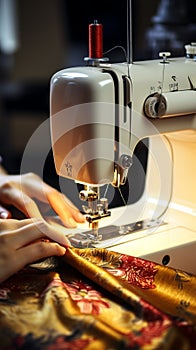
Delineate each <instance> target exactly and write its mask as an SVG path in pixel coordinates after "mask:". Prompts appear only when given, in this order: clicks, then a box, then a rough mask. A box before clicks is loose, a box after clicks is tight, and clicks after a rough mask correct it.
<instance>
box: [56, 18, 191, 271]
mask: <svg viewBox="0 0 196 350" xmlns="http://www.w3.org/2000/svg"><path fill="white" fill-rule="evenodd" d="M93 25H94V26H99V24H98V23H97V22H94V24H93ZM91 29H92V28H91ZM95 30H96V29H95ZM99 30H100V28H99ZM91 39H92V38H91ZM95 39H96V36H95ZM99 44H100V43H99ZM96 50H97V51H98V53H100V49H99V47H98V49H97V46H95V50H94V51H93V50H92V48H91V50H89V57H87V58H86V59H85V61H86V62H85V65H84V66H82V67H74V68H67V69H64V70H61V71H59V72H57V73H56V74H54V76H53V77H52V79H51V92H50V94H51V95H50V100H51V105H50V109H51V112H50V114H51V118H50V119H51V137H52V147H53V154H54V161H55V166H56V171H57V173H58V174H59V175H60V176H62V177H67V178H69V179H72V180H74V181H75V182H76V183H79V184H82V185H83V188H82V189H81V191H80V192H79V197H80V199H81V200H82V201H83V202H84V205H83V211H84V213H85V215H86V219H87V223H86V224H84V225H81V226H79V227H78V228H77V229H76V230H73V231H72V232H71V233H70V231H69V232H68V237H69V239H70V241H71V243H72V244H73V245H75V246H78V247H89V246H90V247H105V248H107V249H112V250H113V251H118V252H121V253H128V254H130V255H135V256H141V257H143V258H147V259H150V260H153V261H156V262H158V263H162V264H165V265H169V266H173V267H175V268H179V269H183V270H185V271H187V272H192V273H196V258H195V251H196V231H195V229H196V207H195V204H196V180H195V179H196V158H195V157H196V62H195V59H194V57H195V52H196V48H195V46H194V45H188V47H187V48H186V50H187V57H186V54H185V57H181V58H172V57H171V56H170V54H169V53H168V52H164V53H160V58H159V59H157V60H152V61H140V62H122V63H115V64H110V62H109V61H108V60H107V59H106V58H103V57H102V54H97V52H96ZM92 51H93V52H92ZM94 52H95V54H96V57H95V54H94ZM138 145H139V146H138ZM136 149H137V157H135V151H136ZM144 150H145V152H146V155H145V162H144V163H145V165H143V166H141V169H140V172H139V174H140V175H139V176H142V177H143V178H144V186H143V189H142V191H141V193H140V195H139V196H138V198H136V200H134V201H132V202H131V204H130V203H129V202H126V203H124V204H126V205H123V206H120V207H117V208H112V209H110V201H109V200H108V198H107V188H108V186H109V184H112V186H113V187H114V188H117V189H118V188H119V191H120V193H121V194H122V192H121V190H120V188H122V187H123V186H124V185H125V183H126V181H127V177H128V175H129V173H130V172H131V169H132V167H133V166H134V162H138V163H139V166H140V164H141V158H140V156H142V154H143V152H144ZM146 150H147V151H146ZM133 176H135V177H137V176H138V175H137V173H136V174H135V173H134V175H133ZM139 176H138V184H139ZM129 181H130V182H131V181H132V180H129ZM134 181H135V182H134V183H135V184H136V185H135V186H137V180H135V179H134ZM103 188H104V195H103V194H102V192H103ZM130 188H131V187H129V190H130ZM130 192H131V191H130ZM129 195H130V196H131V193H130V194H129ZM124 202H125V201H124Z"/></svg>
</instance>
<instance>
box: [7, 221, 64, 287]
mask: <svg viewBox="0 0 196 350" xmlns="http://www.w3.org/2000/svg"><path fill="white" fill-rule="evenodd" d="M0 232H2V233H0V282H3V281H4V280H6V279H7V278H8V277H10V276H11V275H13V274H14V273H16V272H18V271H19V270H21V269H22V268H23V267H25V266H26V265H27V264H30V263H33V262H36V261H37V260H39V259H41V258H46V257H50V256H54V255H64V254H65V251H66V248H65V246H67V245H69V241H68V240H67V238H66V236H65V232H63V229H60V228H58V227H55V226H51V225H49V224H47V223H46V222H45V221H44V220H35V219H25V220H14V219H9V220H4V219H0ZM53 239H55V241H57V242H59V243H60V244H62V245H63V246H62V245H60V244H59V243H57V242H54V241H53Z"/></svg>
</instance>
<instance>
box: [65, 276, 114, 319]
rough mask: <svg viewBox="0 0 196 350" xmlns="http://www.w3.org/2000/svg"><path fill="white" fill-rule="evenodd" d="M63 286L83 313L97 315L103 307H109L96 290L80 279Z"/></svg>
mask: <svg viewBox="0 0 196 350" xmlns="http://www.w3.org/2000/svg"><path fill="white" fill-rule="evenodd" d="M65 288H66V289H67V291H68V292H69V294H70V296H71V298H72V300H74V301H75V302H76V303H77V305H78V307H79V308H80V311H81V312H82V313H84V314H92V315H99V314H100V312H101V311H102V310H103V309H105V308H110V305H109V303H108V302H106V301H105V300H103V298H102V296H101V294H100V293H99V292H98V291H96V290H95V289H93V288H92V287H91V286H89V285H88V284H86V283H84V282H82V281H73V282H71V283H65Z"/></svg>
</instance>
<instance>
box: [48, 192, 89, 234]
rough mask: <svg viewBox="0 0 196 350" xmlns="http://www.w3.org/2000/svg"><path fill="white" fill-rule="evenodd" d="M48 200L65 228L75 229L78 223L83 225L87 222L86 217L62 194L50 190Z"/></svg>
mask: <svg viewBox="0 0 196 350" xmlns="http://www.w3.org/2000/svg"><path fill="white" fill-rule="evenodd" d="M47 198H48V201H49V203H50V205H51V207H52V208H53V209H54V211H55V212H56V213H57V214H58V215H59V216H60V218H61V220H62V222H63V223H64V224H65V226H67V227H72V228H73V227H76V226H77V222H80V223H83V222H84V221H85V217H84V215H82V214H81V213H80V211H79V210H78V209H77V208H76V207H75V206H74V205H73V203H71V202H70V201H69V200H68V199H67V197H66V196H64V195H63V194H62V193H60V192H58V191H56V190H49V191H48V192H47Z"/></svg>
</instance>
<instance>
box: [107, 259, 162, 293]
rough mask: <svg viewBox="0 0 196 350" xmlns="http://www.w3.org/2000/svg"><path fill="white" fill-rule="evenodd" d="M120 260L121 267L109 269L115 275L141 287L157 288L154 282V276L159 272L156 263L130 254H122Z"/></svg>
mask: <svg viewBox="0 0 196 350" xmlns="http://www.w3.org/2000/svg"><path fill="white" fill-rule="evenodd" d="M119 261H120V262H121V264H120V266H119V268H116V269H112V268H108V271H109V272H110V273H112V274H113V275H114V276H116V277H120V278H122V279H124V280H126V281H127V282H128V283H130V284H133V285H135V286H138V287H140V288H145V289H149V288H151V289H153V288H156V285H155V283H154V276H155V274H156V272H157V268H156V264H155V263H153V262H151V261H148V260H143V259H140V258H135V257H132V256H128V255H121V256H120V258H119Z"/></svg>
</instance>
